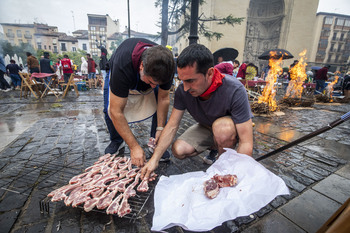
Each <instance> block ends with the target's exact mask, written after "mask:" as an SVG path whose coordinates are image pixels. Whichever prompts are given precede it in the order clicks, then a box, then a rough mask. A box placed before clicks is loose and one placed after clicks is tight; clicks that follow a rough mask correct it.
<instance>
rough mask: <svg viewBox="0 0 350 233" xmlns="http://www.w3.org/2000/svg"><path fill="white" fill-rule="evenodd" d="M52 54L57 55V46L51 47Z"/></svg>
mask: <svg viewBox="0 0 350 233" xmlns="http://www.w3.org/2000/svg"><path fill="white" fill-rule="evenodd" d="M53 52H54V53H58V51H57V46H56V45H54V46H53Z"/></svg>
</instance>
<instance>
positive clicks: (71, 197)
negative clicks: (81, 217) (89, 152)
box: [47, 154, 155, 217]
mask: <svg viewBox="0 0 350 233" xmlns="http://www.w3.org/2000/svg"><path fill="white" fill-rule="evenodd" d="M140 175H141V170H140V168H132V164H131V160H130V158H127V157H116V156H115V155H111V154H106V155H104V156H101V157H100V158H99V159H98V161H97V162H95V163H94V165H92V166H90V167H88V168H86V169H85V172H84V173H82V174H79V175H76V176H74V177H73V178H72V179H71V180H70V181H69V184H68V185H65V186H63V187H61V188H58V189H56V190H54V191H52V192H51V193H49V194H48V195H47V196H48V197H52V199H51V201H62V200H64V203H65V204H66V205H67V206H69V205H72V207H77V206H78V205H83V206H84V210H85V211H86V212H89V211H91V210H92V209H93V208H94V207H96V208H97V209H101V210H103V209H106V213H107V214H118V216H119V217H123V216H125V215H126V214H129V213H130V212H131V208H130V205H129V203H128V199H129V198H130V197H133V196H135V195H136V191H135V189H136V190H137V191H138V192H147V191H148V181H147V180H142V181H141V183H140V184H139V180H140ZM154 176H155V173H153V174H152V177H154ZM128 184H129V185H128ZM127 185H128V186H127Z"/></svg>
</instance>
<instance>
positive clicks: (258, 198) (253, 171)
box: [151, 149, 289, 231]
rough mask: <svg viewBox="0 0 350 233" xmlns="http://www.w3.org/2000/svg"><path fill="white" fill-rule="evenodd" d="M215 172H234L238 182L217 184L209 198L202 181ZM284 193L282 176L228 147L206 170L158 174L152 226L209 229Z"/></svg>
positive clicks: (223, 173)
mask: <svg viewBox="0 0 350 233" xmlns="http://www.w3.org/2000/svg"><path fill="white" fill-rule="evenodd" d="M215 174H219V175H225V174H235V175H237V178H238V181H239V182H238V183H237V185H236V186H235V187H226V188H220V193H219V195H218V196H217V197H216V198H214V199H209V198H207V197H206V196H205V195H204V194H203V183H204V182H205V181H206V180H208V179H210V178H211V177H213V176H214V175H215ZM266 187H269V188H266ZM286 194H289V190H288V188H287V186H286V185H285V183H284V181H283V180H282V179H281V178H279V177H278V176H276V175H275V174H273V173H272V172H270V171H269V170H267V169H266V168H265V167H264V166H262V165H261V164H260V163H258V162H257V161H255V160H254V159H253V158H252V157H250V156H248V155H243V154H238V153H237V152H236V151H234V150H231V149H227V151H226V152H225V153H223V154H222V155H221V156H220V158H219V159H218V160H217V161H216V162H215V163H214V164H213V165H211V166H210V167H209V168H208V169H207V171H206V172H202V171H199V172H198V171H197V172H190V173H185V174H181V175H174V176H170V177H166V176H162V177H160V179H159V181H158V184H157V186H156V188H155V193H154V208H155V210H154V215H153V225H152V228H151V230H152V231H162V230H164V229H167V228H170V227H173V226H181V227H182V228H184V229H186V230H190V231H209V230H211V229H213V228H214V227H216V226H220V225H221V224H222V223H223V222H225V221H228V220H231V219H235V218H237V217H239V216H247V215H250V214H252V213H254V212H256V211H258V210H259V209H261V208H262V207H264V206H266V205H267V204H268V203H270V202H271V201H272V200H273V199H274V198H275V197H276V196H278V195H286Z"/></svg>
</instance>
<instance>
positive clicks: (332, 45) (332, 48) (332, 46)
mask: <svg viewBox="0 0 350 233" xmlns="http://www.w3.org/2000/svg"><path fill="white" fill-rule="evenodd" d="M334 45H335V44H334V43H332V44H331V48H330V50H329V51H332V52H333V50H334Z"/></svg>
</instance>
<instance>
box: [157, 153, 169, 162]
mask: <svg viewBox="0 0 350 233" xmlns="http://www.w3.org/2000/svg"><path fill="white" fill-rule="evenodd" d="M169 161H170V153H169V152H168V151H167V150H166V151H165V152H164V154H163V156H162V157H161V158H160V160H159V162H169Z"/></svg>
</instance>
